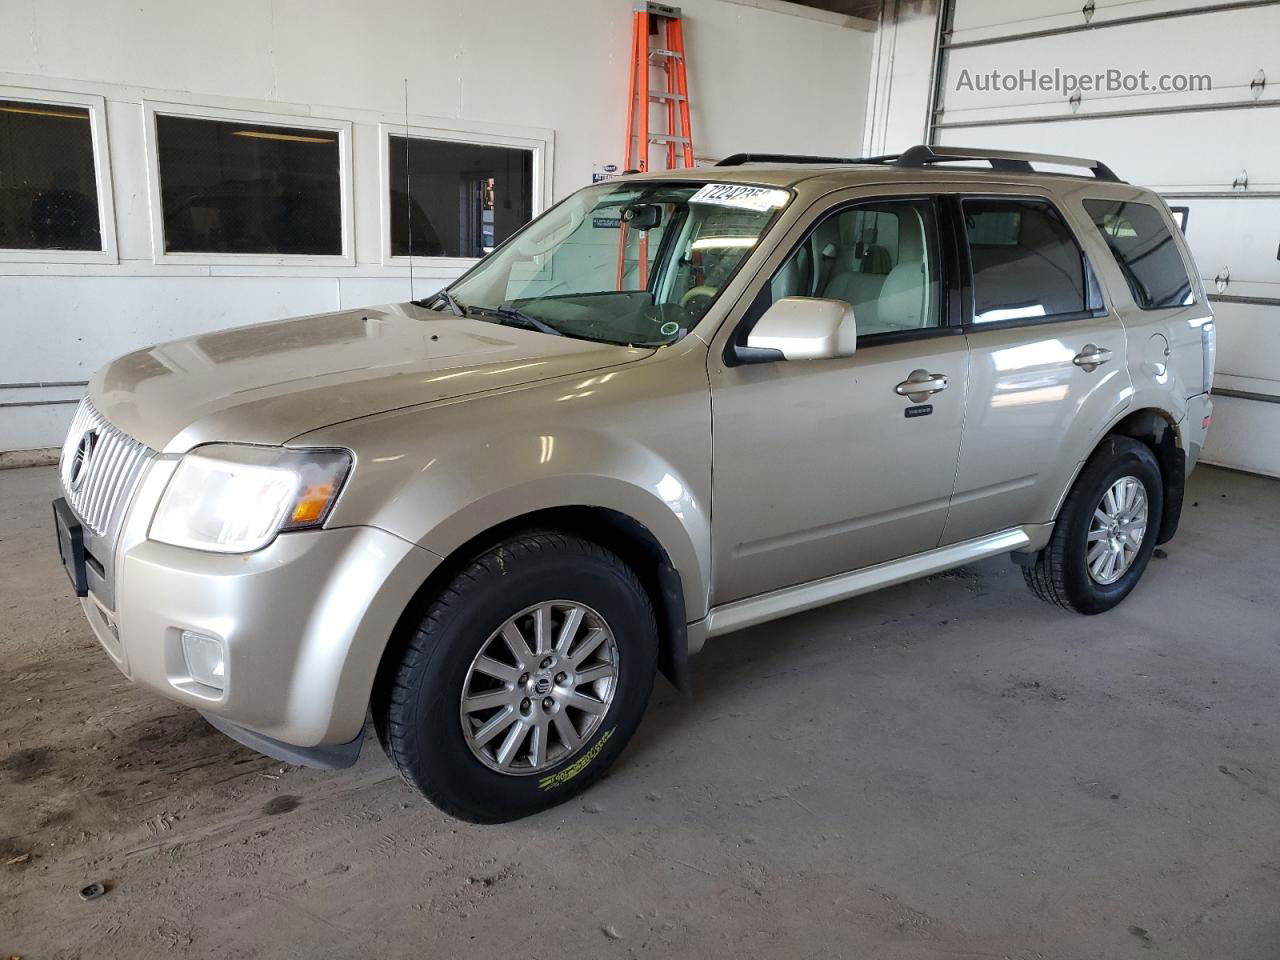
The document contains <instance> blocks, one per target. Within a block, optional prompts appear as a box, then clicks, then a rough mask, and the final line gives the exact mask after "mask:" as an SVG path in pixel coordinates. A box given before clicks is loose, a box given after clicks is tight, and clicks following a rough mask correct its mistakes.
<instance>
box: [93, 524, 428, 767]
mask: <svg viewBox="0 0 1280 960" xmlns="http://www.w3.org/2000/svg"><path fill="white" fill-rule="evenodd" d="M127 539H128V538H126V541H127ZM439 562H440V560H439V558H438V557H436V556H435V555H434V554H432V553H430V552H428V551H426V550H423V549H422V548H420V547H417V546H415V545H413V544H411V543H408V542H406V541H404V540H402V539H400V538H399V537H396V536H394V535H393V534H390V533H387V532H386V531H384V530H380V529H377V528H374V527H346V528H341V529H336V530H316V531H306V532H298V533H288V534H282V535H281V536H279V537H277V538H276V540H275V542H273V543H272V544H271V545H270V546H268V547H266V548H265V549H263V550H261V551H258V552H257V553H253V554H246V555H241V556H227V555H219V554H211V553H204V552H201V551H197V550H189V549H185V548H181V547H173V546H169V545H168V544H163V543H156V542H154V541H150V540H146V539H145V538H135V539H134V541H133V542H122V543H121V545H120V547H119V550H118V553H117V556H116V576H115V583H114V588H115V589H114V595H115V598H116V603H115V607H114V609H109V608H108V607H106V606H105V605H104V604H103V603H102V602H100V601H99V599H98V598H97V597H96V596H95V595H94V594H93V593H92V592H90V593H89V595H88V596H86V597H84V598H82V600H81V603H82V604H83V606H84V609H85V613H86V615H87V617H88V619H89V623H90V625H91V626H92V627H93V630H94V633H95V634H96V636H97V638H98V640H99V642H100V643H101V644H102V646H103V648H104V649H105V650H106V651H107V653H108V654H109V655H110V656H111V658H112V659H113V660H114V661H115V663H116V665H117V666H118V667H119V668H120V670H121V671H122V672H123V673H124V674H125V675H126V676H127V677H129V678H130V679H131V680H133V681H135V682H136V683H138V684H140V685H142V686H145V687H147V688H149V689H152V690H154V691H156V692H157V693H160V694H163V695H164V696H166V697H168V698H170V699H172V700H175V701H177V702H179V703H184V704H186V705H188V706H191V707H194V708H195V709H197V710H199V711H200V712H201V713H202V714H204V715H205V716H206V717H207V718H209V719H210V721H211V722H213V723H214V725H215V726H217V727H219V729H223V730H224V732H228V728H236V729H240V730H242V731H243V735H242V736H237V737H236V739H239V740H241V741H242V742H248V741H249V740H250V739H253V737H252V735H257V737H259V738H265V739H264V740H263V741H262V742H263V743H266V742H268V741H278V742H279V744H280V745H282V746H291V747H316V746H325V745H339V744H350V742H351V741H353V740H355V739H356V738H357V737H358V736H359V735H360V734H361V731H362V730H363V728H364V721H365V715H366V713H367V711H368V706H369V696H370V692H371V691H372V688H373V680H374V675H375V673H376V671H377V668H378V662H379V660H380V658H381V656H382V652H383V650H384V649H385V647H386V643H387V640H388V639H389V637H390V636H391V634H392V631H393V630H394V629H395V625H396V623H397V621H398V620H399V618H400V615H401V614H402V613H403V612H404V610H405V608H406V607H407V606H408V604H409V602H410V601H411V600H412V598H413V596H414V594H415V592H416V591H417V590H418V588H419V587H420V586H421V585H422V583H423V581H424V580H425V579H426V578H427V576H428V575H429V574H430V573H431V571H432V570H434V569H435V567H436V565H437V564H438V563H439ZM184 630H190V631H194V632H196V633H200V634H203V635H205V636H210V637H215V638H217V639H218V640H220V641H221V642H222V644H223V648H224V650H225V658H226V675H225V683H224V687H223V689H222V690H220V691H219V690H216V689H214V688H212V687H208V686H204V685H202V684H200V683H197V682H195V681H193V680H192V678H191V676H190V671H189V670H188V669H187V665H186V658H185V655H184V653H183V650H182V640H181V637H182V632H183V631H184ZM232 735H233V736H234V734H232ZM249 745H250V746H255V747H256V748H257V749H260V750H263V752H266V753H269V754H270V753H272V751H271V750H269V749H266V750H264V749H263V747H262V746H259V745H258V744H257V743H250V744H249ZM357 746H358V744H357ZM322 752H323V751H322ZM276 753H277V754H278V753H279V750H277V751H276ZM285 759H289V758H285Z"/></svg>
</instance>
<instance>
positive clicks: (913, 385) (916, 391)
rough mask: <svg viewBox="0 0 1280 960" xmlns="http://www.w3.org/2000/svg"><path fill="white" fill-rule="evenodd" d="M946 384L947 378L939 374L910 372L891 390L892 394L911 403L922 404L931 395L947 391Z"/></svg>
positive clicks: (924, 371)
mask: <svg viewBox="0 0 1280 960" xmlns="http://www.w3.org/2000/svg"><path fill="white" fill-rule="evenodd" d="M947 382H948V381H947V378H946V377H945V376H943V375H942V374H941V373H930V372H929V371H928V370H912V371H911V372H910V373H909V374H907V379H905V380H903V381H902V382H901V383H900V384H898V385H897V386H896V387H894V388H893V392H894V393H896V394H897V395H898V396H900V397H906V398H907V399H908V400H910V401H911V402H912V403H923V402H924V401H925V400H928V399H929V397H930V396H932V395H933V394H935V393H938V392H940V391H942V390H945V389H947Z"/></svg>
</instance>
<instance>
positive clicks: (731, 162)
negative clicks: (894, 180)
mask: <svg viewBox="0 0 1280 960" xmlns="http://www.w3.org/2000/svg"><path fill="white" fill-rule="evenodd" d="M874 159H878V158H874ZM874 159H864V158H862V157H814V156H807V155H805V154H800V153H735V154H732V155H730V156H727V157H725V158H724V159H723V160H718V161H717V162H716V166H717V167H740V166H742V165H743V164H744V163H872V162H874Z"/></svg>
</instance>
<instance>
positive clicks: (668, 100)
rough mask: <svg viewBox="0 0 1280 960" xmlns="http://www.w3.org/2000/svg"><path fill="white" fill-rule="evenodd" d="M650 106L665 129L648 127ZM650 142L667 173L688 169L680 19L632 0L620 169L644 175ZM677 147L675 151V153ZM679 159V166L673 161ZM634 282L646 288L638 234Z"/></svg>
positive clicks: (622, 265) (621, 270)
mask: <svg viewBox="0 0 1280 960" xmlns="http://www.w3.org/2000/svg"><path fill="white" fill-rule="evenodd" d="M655 68H656V69H660V70H661V71H662V77H663V80H664V82H665V86H664V88H663V89H658V90H655V89H654V88H653V86H652V83H653V73H654V70H655ZM654 103H658V104H661V107H662V108H663V109H662V111H661V112H664V113H666V121H667V122H666V130H665V131H654V130H652V129H650V126H649V121H650V119H651V117H650V113H651V108H652V105H653V104H654ZM654 144H662V145H664V146H665V147H666V154H667V169H668V170H674V169H677V168H678V167H692V166H693V165H694V161H693V134H692V132H691V131H690V127H689V80H688V76H687V74H686V72H685V51H684V21H683V19H682V18H681V16H680V8H679V7H672V6H668V5H667V4H665V3H650V2H647V0H637V2H636V4H635V7H634V8H633V10H632V15H631V73H630V80H629V81H628V83H627V146H626V150H625V160H624V163H623V167H622V168H623V170H626V171H629V172H639V173H647V172H648V170H649V152H650V148H651V147H652V146H653V145H654ZM677 148H678V149H677ZM677 161H679V162H677ZM621 227H622V229H621V230H620V231H619V233H618V289H619V290H622V289H623V279H624V276H625V274H626V259H625V253H626V246H627V234H628V233H629V230H628V228H627V226H626V224H625V222H624V223H623V224H621ZM638 247H639V250H638V254H637V265H636V266H637V279H638V281H639V285H640V287H641V288H643V287H646V286H647V285H648V272H649V270H648V268H649V256H648V250H649V242H648V236H647V235H646V234H645V233H641V234H640V239H639V243H638Z"/></svg>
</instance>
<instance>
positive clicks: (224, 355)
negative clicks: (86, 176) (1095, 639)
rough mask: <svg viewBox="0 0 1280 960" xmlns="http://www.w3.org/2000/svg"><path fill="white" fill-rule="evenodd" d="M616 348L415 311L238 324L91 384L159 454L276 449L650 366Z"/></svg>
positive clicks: (98, 400) (632, 351) (637, 353)
mask: <svg viewBox="0 0 1280 960" xmlns="http://www.w3.org/2000/svg"><path fill="white" fill-rule="evenodd" d="M652 353H653V350H652V349H649V348H635V347H625V346H615V345H612V344H603V343H596V342H593V341H589V340H576V339H573V338H570V337H556V336H552V335H550V334H545V333H539V332H537V331H533V330H525V329H521V328H518V327H509V326H500V325H498V324H495V323H489V322H486V321H482V320H473V319H468V318H464V317H455V316H452V315H450V314H445V313H438V312H435V311H432V310H425V309H423V308H421V307H416V306H414V305H412V304H402V305H395V306H389V307H378V308H366V309H361V310H348V311H344V312H341V313H332V314H322V315H318V316H311V317H300V318H297V319H293V320H282V321H279V322H276V323H264V324H258V325H256V326H250V327H239V328H236V329H232V330H223V331H219V332H217V333H208V334H204V335H202V336H197V337H189V338H187V339H185V340H174V341H172V342H170V343H165V344H161V345H159V346H155V347H151V348H149V349H146V350H139V351H137V352H135V353H130V354H126V355H125V356H123V357H120V358H119V359H118V360H115V361H113V362H112V363H111V364H109V365H108V366H107V367H105V368H104V369H103V370H101V371H100V372H99V373H98V374H97V375H96V376H95V377H94V378H93V380H92V381H90V384H89V398H90V400H91V401H92V402H93V403H94V405H95V406H96V407H97V408H98V411H99V412H100V413H101V414H102V415H103V416H104V417H106V419H107V420H108V421H110V422H111V423H113V424H115V425H116V426H117V427H119V428H120V429H121V430H123V431H124V432H126V433H128V434H129V435H130V436H132V437H135V438H136V439H138V440H140V441H142V442H143V443H145V444H147V446H149V447H151V448H152V449H154V450H160V451H164V452H169V453H182V452H185V451H187V450H189V449H191V447H193V446H196V445H197V444H201V443H209V442H213V441H237V442H242V443H268V444H278V443H285V442H286V441H288V440H290V439H292V438H293V437H296V436H298V435H300V434H303V433H306V432H308V431H310V430H315V429H318V428H320V427H324V426H328V425H330V424H333V423H338V422H340V421H343V420H352V419H355V418H357V417H365V416H370V415H371V414H375V413H383V412H385V411H388V410H395V409H398V408H401V407H408V406H413V405H416V404H424V403H432V402H435V401H440V400H452V399H456V398H458V397H464V396H467V395H469V394H475V393H481V392H485V391H490V390H495V389H501V388H504V387H512V386H517V385H519V384H523V383H529V382H532V381H536V380H546V379H550V378H553V377H559V376H568V375H572V374H576V373H582V372H584V371H587V370H597V369H600V368H602V367H610V366H615V365H617V364H622V363H629V362H632V361H635V360H639V359H642V358H643V357H646V356H649V355H650V354H652Z"/></svg>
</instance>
